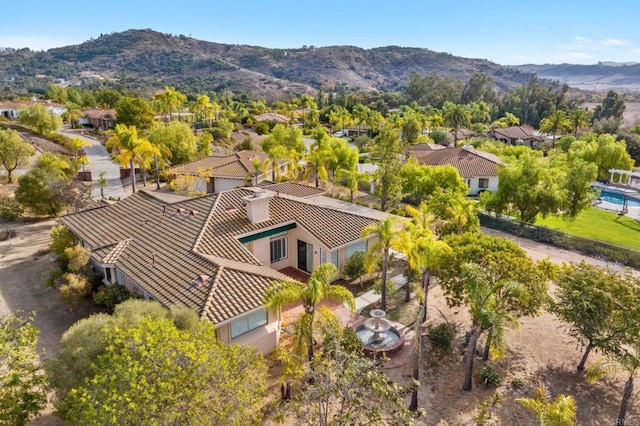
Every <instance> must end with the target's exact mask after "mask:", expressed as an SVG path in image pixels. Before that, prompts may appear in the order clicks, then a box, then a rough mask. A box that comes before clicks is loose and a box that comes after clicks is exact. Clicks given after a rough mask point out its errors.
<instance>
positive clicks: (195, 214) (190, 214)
mask: <svg viewBox="0 0 640 426" xmlns="http://www.w3.org/2000/svg"><path fill="white" fill-rule="evenodd" d="M189 216H191V217H196V216H198V210H191V211H190V212H189Z"/></svg>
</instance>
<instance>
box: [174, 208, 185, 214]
mask: <svg viewBox="0 0 640 426" xmlns="http://www.w3.org/2000/svg"><path fill="white" fill-rule="evenodd" d="M186 211H187V209H183V208H179V209H177V210H176V214H179V215H183V214H184V213H185V212H186Z"/></svg>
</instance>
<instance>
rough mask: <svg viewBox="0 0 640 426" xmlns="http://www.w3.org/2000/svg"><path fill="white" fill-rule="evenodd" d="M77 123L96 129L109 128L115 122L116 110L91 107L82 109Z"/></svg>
mask: <svg viewBox="0 0 640 426" xmlns="http://www.w3.org/2000/svg"><path fill="white" fill-rule="evenodd" d="M78 123H79V124H82V125H85V126H91V127H95V128H96V129H111V128H113V127H114V126H115V124H116V111H115V110H113V109H101V108H91V109H86V110H84V111H82V117H80V119H79V120H78Z"/></svg>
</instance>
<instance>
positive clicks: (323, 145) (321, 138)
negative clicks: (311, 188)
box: [304, 130, 335, 188]
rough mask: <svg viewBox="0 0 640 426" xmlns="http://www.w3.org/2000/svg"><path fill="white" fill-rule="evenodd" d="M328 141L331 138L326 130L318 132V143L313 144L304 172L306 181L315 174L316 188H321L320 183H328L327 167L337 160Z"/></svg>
mask: <svg viewBox="0 0 640 426" xmlns="http://www.w3.org/2000/svg"><path fill="white" fill-rule="evenodd" d="M328 140H329V138H328V137H327V134H326V133H325V132H324V130H318V132H317V133H316V141H315V142H314V143H312V144H311V147H310V148H309V149H310V152H309V154H308V155H307V157H306V161H307V166H306V170H305V172H304V179H305V180H306V179H308V178H309V176H310V175H311V174H313V175H314V177H315V183H316V188H318V187H319V186H320V181H322V182H326V181H327V180H328V178H329V176H328V173H327V166H328V164H329V162H330V161H331V160H335V155H334V153H333V151H332V150H331V147H330V146H329V143H328Z"/></svg>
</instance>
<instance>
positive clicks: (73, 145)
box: [68, 138, 91, 165]
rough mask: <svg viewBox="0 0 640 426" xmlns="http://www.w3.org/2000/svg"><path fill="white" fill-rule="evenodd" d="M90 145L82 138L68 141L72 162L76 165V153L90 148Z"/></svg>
mask: <svg viewBox="0 0 640 426" xmlns="http://www.w3.org/2000/svg"><path fill="white" fill-rule="evenodd" d="M90 145H91V144H90V143H89V142H87V141H85V140H84V139H82V138H73V139H71V141H69V145H68V148H69V149H71V150H72V151H73V162H74V163H75V164H76V165H77V164H78V153H79V152H80V151H81V150H82V147H85V146H90Z"/></svg>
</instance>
